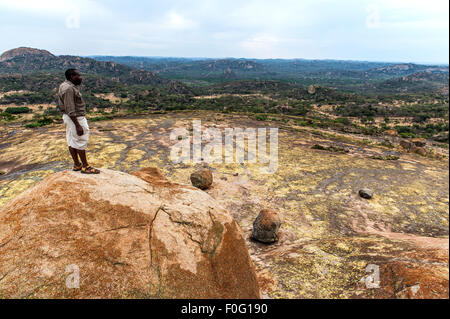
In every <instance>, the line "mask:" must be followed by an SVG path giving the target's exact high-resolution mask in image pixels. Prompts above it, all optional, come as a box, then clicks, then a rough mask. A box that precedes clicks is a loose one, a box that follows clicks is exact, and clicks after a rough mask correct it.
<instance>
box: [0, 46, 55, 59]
mask: <svg viewBox="0 0 450 319" xmlns="http://www.w3.org/2000/svg"><path fill="white" fill-rule="evenodd" d="M32 56H34V57H47V58H54V57H55V56H54V55H53V54H51V53H50V52H48V51H46V50H39V49H33V48H25V47H20V48H17V49H12V50H8V51H6V52H4V53H3V54H2V55H1V56H0V62H3V61H7V60H10V59H13V58H15V57H32Z"/></svg>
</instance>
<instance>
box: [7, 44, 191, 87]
mask: <svg viewBox="0 0 450 319" xmlns="http://www.w3.org/2000/svg"><path fill="white" fill-rule="evenodd" d="M68 68H75V69H78V70H79V71H80V72H82V73H85V74H90V75H95V76H97V77H103V78H107V79H109V80H112V81H115V82H118V83H121V84H124V85H136V84H139V85H150V86H155V87H167V88H169V89H170V90H171V91H172V92H180V93H186V92H189V89H188V88H187V87H186V86H185V85H183V84H182V83H180V82H177V81H173V80H168V79H164V78H162V77H160V76H158V75H156V74H155V73H153V72H150V71H144V70H137V69H134V68H132V67H129V66H126V65H121V64H117V63H114V62H103V61H96V60H94V59H90V58H83V57H78V56H68V55H64V56H55V55H53V54H51V53H49V52H48V51H45V50H38V49H29V48H19V49H14V50H10V51H7V52H5V53H4V54H3V55H2V61H1V62H0V74H2V75H16V74H22V75H25V74H33V73H37V72H40V73H52V74H54V73H58V74H63V73H64V71H65V70H66V69H68Z"/></svg>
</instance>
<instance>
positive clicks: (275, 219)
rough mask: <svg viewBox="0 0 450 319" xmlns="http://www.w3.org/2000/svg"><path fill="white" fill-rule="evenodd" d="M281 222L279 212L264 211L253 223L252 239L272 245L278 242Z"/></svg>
mask: <svg viewBox="0 0 450 319" xmlns="http://www.w3.org/2000/svg"><path fill="white" fill-rule="evenodd" d="M280 226H281V220H280V217H279V216H278V214H277V212H275V211H273V210H271V209H263V210H262V211H261V212H260V213H259V215H258V217H257V218H256V219H255V221H254V222H253V231H252V239H254V240H257V241H260V242H262V243H266V244H271V243H274V242H276V241H278V230H279V229H280Z"/></svg>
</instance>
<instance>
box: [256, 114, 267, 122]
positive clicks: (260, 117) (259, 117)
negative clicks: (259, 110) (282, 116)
mask: <svg viewBox="0 0 450 319" xmlns="http://www.w3.org/2000/svg"><path fill="white" fill-rule="evenodd" d="M255 119H256V120H257V121H267V114H258V115H256V116H255Z"/></svg>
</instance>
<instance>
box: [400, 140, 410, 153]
mask: <svg viewBox="0 0 450 319" xmlns="http://www.w3.org/2000/svg"><path fill="white" fill-rule="evenodd" d="M400 146H401V147H403V148H404V149H405V150H407V151H409V150H410V149H411V148H412V147H413V144H412V143H411V142H410V141H407V140H401V141H400Z"/></svg>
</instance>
